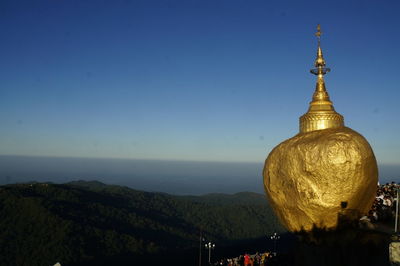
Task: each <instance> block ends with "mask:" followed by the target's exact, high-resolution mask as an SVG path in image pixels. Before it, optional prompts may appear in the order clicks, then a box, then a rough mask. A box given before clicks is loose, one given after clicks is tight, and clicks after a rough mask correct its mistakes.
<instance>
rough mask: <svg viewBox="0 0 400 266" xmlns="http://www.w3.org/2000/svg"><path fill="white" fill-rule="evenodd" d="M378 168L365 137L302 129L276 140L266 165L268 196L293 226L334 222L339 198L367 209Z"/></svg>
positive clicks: (324, 225) (358, 208) (349, 131)
mask: <svg viewBox="0 0 400 266" xmlns="http://www.w3.org/2000/svg"><path fill="white" fill-rule="evenodd" d="M377 176H378V170H377V166H376V160H375V157H374V154H373V152H372V149H371V147H370V146H369V144H368V142H367V141H366V140H365V138H364V137H363V136H361V135H360V134H358V133H357V132H355V131H354V130H352V129H350V128H347V127H342V128H333V129H324V130H317V131H312V132H306V133H300V134H298V135H296V136H294V137H293V138H290V139H288V140H286V141H284V142H282V143H281V144H279V145H278V146H277V147H276V148H274V149H273V151H272V152H271V153H270V154H269V156H268V158H267V161H266V163H265V168H264V186H265V191H266V192H267V195H268V198H269V201H270V203H271V205H272V207H273V209H274V211H275V213H276V214H277V216H278V217H279V219H280V220H281V222H282V223H283V224H284V225H285V227H286V228H288V229H289V230H291V231H300V230H302V229H304V230H310V229H312V228H313V226H317V227H320V228H332V227H336V226H337V222H338V215H339V213H340V212H341V211H342V210H341V209H342V206H341V205H342V202H346V205H347V206H346V209H347V210H354V211H356V215H357V214H359V215H361V214H364V213H367V212H368V210H369V209H370V207H371V205H372V203H373V201H374V198H375V193H376V184H377Z"/></svg>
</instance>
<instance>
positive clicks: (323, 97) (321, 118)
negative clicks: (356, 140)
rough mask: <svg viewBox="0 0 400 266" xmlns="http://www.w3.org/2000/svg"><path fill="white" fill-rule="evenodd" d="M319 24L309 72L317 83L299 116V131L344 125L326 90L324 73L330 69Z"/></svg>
mask: <svg viewBox="0 0 400 266" xmlns="http://www.w3.org/2000/svg"><path fill="white" fill-rule="evenodd" d="M321 34H322V31H321V26H320V25H319V24H318V26H317V32H316V33H315V36H317V38H318V49H317V58H316V59H315V64H314V65H315V67H316V68H314V69H311V70H310V72H311V73H312V74H314V75H316V76H317V85H316V87H315V92H314V94H313V98H312V101H311V102H310V108H309V109H308V112H307V113H306V114H304V115H303V116H301V117H300V132H309V131H314V130H321V129H326V128H336V127H341V126H344V122H343V116H342V115H340V114H338V113H336V111H335V109H334V108H333V104H332V102H331V100H330V99H329V94H328V92H327V91H326V87H325V81H324V75H325V74H326V73H328V72H329V71H330V69H329V68H327V67H325V65H326V63H325V59H324V56H323V54H322V49H321Z"/></svg>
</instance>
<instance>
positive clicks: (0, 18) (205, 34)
mask: <svg viewBox="0 0 400 266" xmlns="http://www.w3.org/2000/svg"><path fill="white" fill-rule="evenodd" d="M399 14H400V2H399V1H390V0H385V1H378V0H376V1H365V0H363V1H319V2H316V1H304V2H303V1H233V0H229V1H228V0H227V1H223V0H212V1H207V0H201V1H200V0H198V1H188V0H186V1H183V0H182V1H168V0H163V1H161V0H160V1H151V0H150V1H149V0H146V1H128V0H126V1H111V0H109V1H100V0H91V1H84V0H75V1H73V0H57V1H55V0H51V1H50V0H49V1H42V0H35V1H32V0H27V1H19V0H2V1H1V2H0V38H1V41H0V147H1V149H0V154H3V155H35V156H36V155H37V156H72V157H75V156H76V157H110V158H136V159H168V160H171V159H172V160H199V161H247V162H262V161H263V160H264V159H265V157H266V156H267V154H268V153H269V152H270V151H271V149H272V148H273V147H274V146H276V145H277V144H278V143H280V142H281V141H283V140H285V139H287V138H289V137H292V136H293V135H295V134H297V132H298V118H299V116H301V115H302V114H303V113H305V112H306V111H307V108H308V103H309V101H310V99H311V96H312V93H313V90H314V88H315V77H314V76H313V75H311V74H309V69H310V68H312V65H313V61H314V59H315V54H316V39H315V36H314V33H315V28H316V25H317V24H318V23H321V27H322V31H323V33H324V35H323V36H322V48H323V51H324V55H325V59H326V61H327V65H328V67H330V68H331V69H332V71H331V73H329V75H327V76H326V82H327V88H328V91H329V93H330V96H331V100H332V101H333V102H334V105H335V108H336V110H337V111H338V112H339V113H341V114H342V115H344V117H345V123H346V125H347V126H349V127H351V128H353V129H355V130H356V131H358V132H360V133H361V134H363V135H364V136H365V137H366V138H367V139H368V141H369V142H370V144H371V145H372V147H373V149H374V151H375V154H376V156H377V159H378V162H379V163H388V164H390V163H391V164H400V139H399V137H400V104H399V98H400V97H399V96H400V92H399V90H400V87H399V84H400V75H399V62H400V60H399V59H400V51H399V49H400V48H399V47H400V30H399V28H400V16H399Z"/></svg>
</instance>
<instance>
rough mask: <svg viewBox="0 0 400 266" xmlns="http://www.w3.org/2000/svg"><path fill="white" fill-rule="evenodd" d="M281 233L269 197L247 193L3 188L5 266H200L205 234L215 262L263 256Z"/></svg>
mask: <svg viewBox="0 0 400 266" xmlns="http://www.w3.org/2000/svg"><path fill="white" fill-rule="evenodd" d="M276 230H277V231H278V232H279V231H283V229H282V228H281V227H280V226H279V224H278V222H277V220H276V218H275V216H274V215H273V213H272V211H271V209H270V208H269V206H268V204H267V201H266V200H265V197H264V196H263V195H261V194H256V193H250V192H249V193H247V192H246V193H238V194H234V195H226V194H210V195H205V196H173V195H168V194H163V193H149V192H143V191H137V190H133V189H130V188H127V187H121V186H111V185H105V184H102V183H100V182H96V181H93V182H85V181H79V182H71V183H67V184H62V185H56V184H48V183H31V184H14V185H5V186H0V247H1V249H0V265H54V264H55V263H56V262H60V263H61V265H63V266H64V265H119V264H123V263H126V264H128V265H158V264H159V263H163V264H165V263H168V262H173V263H174V264H175V265H198V261H199V255H198V254H199V244H200V241H199V240H200V231H201V234H202V238H204V239H205V240H207V241H212V242H214V243H216V245H217V248H216V249H215V250H214V251H213V257H214V258H215V259H216V258H218V257H227V256H232V255H234V254H237V253H241V252H242V251H244V250H246V251H247V252H255V251H257V250H262V249H265V248H267V247H268V245H270V244H271V243H269V241H268V239H267V235H269V234H272V233H273V232H274V231H276ZM203 244H204V243H203ZM246 247H247V248H246ZM248 247H251V248H248ZM202 253H203V256H204V259H203V261H204V263H205V262H206V260H207V259H206V257H207V256H206V254H205V253H206V251H205V250H202Z"/></svg>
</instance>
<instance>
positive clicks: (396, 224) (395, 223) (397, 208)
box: [394, 187, 399, 233]
mask: <svg viewBox="0 0 400 266" xmlns="http://www.w3.org/2000/svg"><path fill="white" fill-rule="evenodd" d="M396 191H397V195H396V217H395V219H396V220H395V221H394V232H395V233H397V229H398V225H399V224H398V220H399V187H397V188H396Z"/></svg>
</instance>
